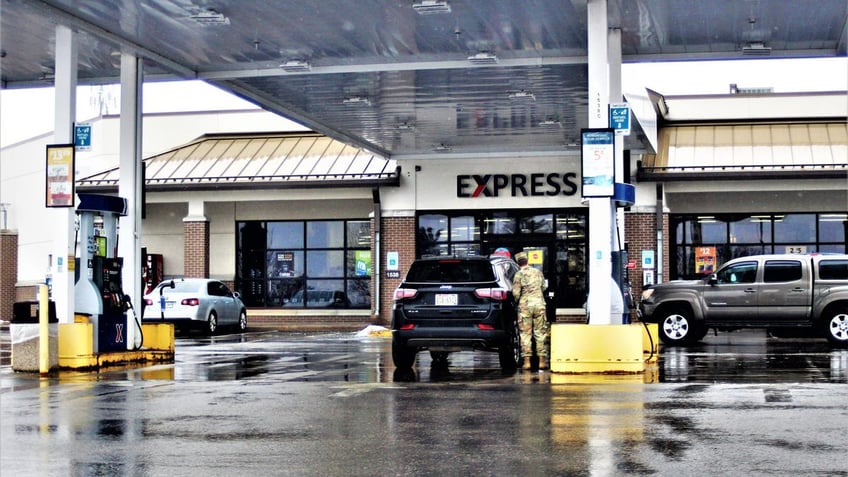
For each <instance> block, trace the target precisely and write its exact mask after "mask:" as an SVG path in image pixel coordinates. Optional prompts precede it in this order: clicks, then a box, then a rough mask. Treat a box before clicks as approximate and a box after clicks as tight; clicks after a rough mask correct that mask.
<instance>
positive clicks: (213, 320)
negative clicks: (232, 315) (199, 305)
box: [206, 311, 218, 335]
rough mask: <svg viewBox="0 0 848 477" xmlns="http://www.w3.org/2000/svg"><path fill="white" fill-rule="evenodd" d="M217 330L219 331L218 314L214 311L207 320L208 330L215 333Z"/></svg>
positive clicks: (211, 333)
mask: <svg viewBox="0 0 848 477" xmlns="http://www.w3.org/2000/svg"><path fill="white" fill-rule="evenodd" d="M216 331H218V314H217V313H215V312H214V311H213V312H210V313H209V319H208V320H206V332H207V333H209V334H210V335H214V334H215V332H216Z"/></svg>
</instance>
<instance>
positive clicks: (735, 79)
mask: <svg viewBox="0 0 848 477" xmlns="http://www.w3.org/2000/svg"><path fill="white" fill-rule="evenodd" d="M622 77H623V89H624V91H625V93H626V92H628V91H634V90H635V89H639V88H645V87H647V88H650V89H652V90H655V91H657V92H659V93H662V94H665V95H681V94H725V93H728V92H729V90H730V84H731V83H735V84H737V85H738V86H739V87H771V88H774V91H775V92H776V93H787V92H802V91H846V90H848V58H844V57H843V58H830V59H802V60H791V61H790V60H775V59H759V60H748V61H745V60H734V61H712V62H676V63H639V64H625V65H624V66H623V67H622ZM119 91H120V88H119V87H118V86H106V87H99V86H93V87H89V86H81V87H80V88H79V89H78V92H77V121H84V120H88V119H92V118H95V117H97V116H98V115H99V114H100V112H101V111H103V112H104V114H117V113H118V112H119V105H120V98H119V97H118V96H119ZM53 99H54V98H53V90H52V88H38V89H26V90H2V91H0V146H7V145H10V144H14V143H17V142H20V141H23V140H26V139H29V138H32V137H35V136H38V135H41V134H45V133H48V132H50V131H52V130H53V117H54V116H53V115H54V113H53ZM143 101H144V104H143V109H144V112H145V113H158V112H176V111H208V110H221V109H244V108H255V107H256V106H254V105H253V104H251V103H248V102H246V101H243V100H241V99H239V98H236V97H234V96H232V95H230V94H228V93H224V92H222V91H221V90H219V89H217V88H215V87H213V86H209V85H207V84H205V83H202V82H190V83H189V84H186V83H184V82H173V83H146V84H145V85H144V92H143Z"/></svg>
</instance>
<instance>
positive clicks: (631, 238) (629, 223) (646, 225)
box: [624, 213, 669, 300]
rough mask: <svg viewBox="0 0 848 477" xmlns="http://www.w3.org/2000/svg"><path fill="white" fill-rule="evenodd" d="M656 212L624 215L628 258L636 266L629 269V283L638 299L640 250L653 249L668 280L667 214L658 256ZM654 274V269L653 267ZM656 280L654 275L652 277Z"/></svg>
mask: <svg viewBox="0 0 848 477" xmlns="http://www.w3.org/2000/svg"><path fill="white" fill-rule="evenodd" d="M656 224H657V220H656V214H654V213H627V214H625V216H624V236H625V237H626V238H627V244H628V252H629V254H630V257H629V258H630V260H633V261H635V262H636V268H635V269H633V270H630V283H631V287H632V289H633V298H634V299H636V300H638V299H639V296H640V295H641V293H642V285H643V283H642V271H643V269H642V251H643V250H653V251H654V254H655V255H654V258H655V260H657V261H660V260H661V261H662V264H663V277H664V280H668V276H669V268H668V253H669V244H668V214H664V215H663V254H664V257H659V256H658V255H656V253H657V229H656ZM654 273H655V275H656V269H654ZM654 279H655V280H656V276H655V278H654Z"/></svg>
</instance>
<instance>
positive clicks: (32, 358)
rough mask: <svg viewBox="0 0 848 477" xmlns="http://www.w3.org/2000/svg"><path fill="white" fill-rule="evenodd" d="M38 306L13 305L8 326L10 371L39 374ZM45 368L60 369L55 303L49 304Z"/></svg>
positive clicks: (20, 303) (35, 302) (27, 302)
mask: <svg viewBox="0 0 848 477" xmlns="http://www.w3.org/2000/svg"><path fill="white" fill-rule="evenodd" d="M40 308H41V306H40V304H39V303H38V302H37V301H21V302H17V303H14V304H13V305H12V321H11V322H10V323H9V335H10V337H11V342H12V369H13V370H14V371H29V372H39V371H40V370H41V367H40V365H39V364H40V363H39V360H40V357H41V353H40V346H41V345H40V330H39V324H38V316H39V312H40ZM47 323H48V324H47V326H48V330H49V331H48V335H49V339H48V349H49V359H48V364H49V367H50V368H51V369H52V368H54V367H56V366H58V365H59V320H58V318H56V303H55V302H52V301H50V302H48V307H47Z"/></svg>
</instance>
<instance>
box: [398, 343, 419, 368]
mask: <svg viewBox="0 0 848 477" xmlns="http://www.w3.org/2000/svg"><path fill="white" fill-rule="evenodd" d="M416 354H417V352H416V351H415V350H414V349H409V348H407V347H405V346H402V345H400V344H398V343H396V342H394V341H392V361H394V363H395V367H396V368H398V369H410V368H412V363H414V362H415V355H416Z"/></svg>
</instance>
